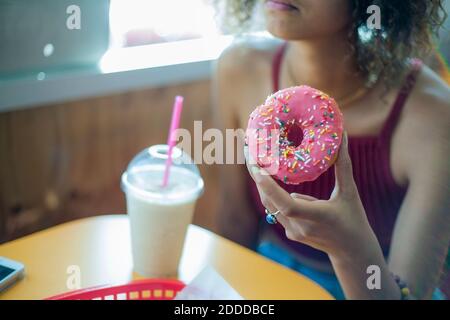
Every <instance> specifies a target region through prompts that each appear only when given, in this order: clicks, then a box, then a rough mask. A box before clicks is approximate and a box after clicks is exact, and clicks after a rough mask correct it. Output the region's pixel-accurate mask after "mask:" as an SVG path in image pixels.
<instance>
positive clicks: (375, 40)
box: [216, 0, 450, 299]
mask: <svg viewBox="0 0 450 320" xmlns="http://www.w3.org/2000/svg"><path fill="white" fill-rule="evenodd" d="M374 3H375V4H377V5H378V6H379V8H380V9H381V10H380V13H381V29H369V28H367V19H368V17H369V16H370V14H367V13H366V12H367V8H368V7H369V6H370V5H371V4H372V1H368V0H268V1H244V0H234V1H227V4H228V13H229V16H230V17H232V18H235V19H234V21H235V22H238V23H239V24H241V25H243V24H244V23H245V21H248V19H250V18H251V16H252V12H253V9H254V7H255V5H261V6H262V9H263V10H264V13H265V18H266V19H265V20H266V27H267V30H268V31H269V32H270V33H271V34H272V35H273V36H275V37H276V38H278V39H277V40H270V41H269V40H265V41H261V40H258V41H256V40H255V41H253V40H250V39H249V40H246V41H241V43H238V44H235V45H233V46H232V47H230V48H229V49H228V50H226V51H225V53H224V54H223V55H222V56H221V58H220V60H219V62H218V64H217V71H216V103H217V106H218V107H217V111H218V113H217V115H218V117H217V119H218V120H219V121H220V123H221V125H222V127H223V128H243V129H245V128H246V125H247V121H248V116H249V114H250V112H251V111H252V110H253V109H254V108H255V107H256V106H257V105H259V104H261V103H262V102H263V101H264V100H265V97H266V96H267V95H268V94H270V93H272V92H274V91H276V90H278V89H281V88H285V87H290V86H294V85H300V84H306V85H309V86H312V87H315V88H317V89H320V90H322V91H324V92H326V93H328V94H329V95H331V96H333V97H334V98H335V99H336V100H337V102H338V104H339V105H340V107H341V111H342V112H343V114H344V122H345V124H344V125H345V130H346V132H347V134H346V135H345V139H344V141H343V144H342V147H341V150H340V152H339V157H338V159H337V162H336V165H335V166H334V167H333V168H330V170H328V171H327V172H325V173H324V174H323V175H322V176H320V177H319V178H318V179H317V180H316V181H312V182H306V183H303V184H300V185H298V186H290V185H285V184H283V183H281V182H275V181H274V180H273V179H272V178H271V177H270V176H266V175H264V174H261V171H260V169H259V168H257V167H255V166H253V167H252V166H250V168H249V171H250V174H249V171H247V170H246V168H245V166H240V165H224V166H222V167H223V168H222V187H223V190H222V199H223V200H224V201H223V204H222V206H221V210H220V214H219V219H220V227H221V231H222V233H223V234H224V235H225V236H226V237H228V238H230V239H232V240H234V241H237V242H239V243H241V244H244V245H246V246H248V247H251V248H254V249H256V250H258V251H259V252H260V253H262V254H264V255H266V256H268V257H269V258H272V259H274V260H276V261H279V262H280V263H283V264H285V265H287V266H289V267H291V268H293V269H296V270H298V271H299V272H301V273H303V274H305V275H307V276H308V277H310V278H312V279H313V280H315V281H316V282H318V283H320V284H321V285H322V286H324V287H325V288H326V289H328V290H329V291H330V292H331V293H332V294H334V295H335V297H337V298H344V296H345V297H346V298H348V299H352V298H355V299H400V298H402V297H406V296H408V290H409V292H410V295H409V297H411V296H413V297H417V298H431V297H432V295H433V293H436V292H437V291H436V290H435V288H436V287H437V285H438V281H439V278H440V276H441V272H442V267H443V262H444V260H445V257H446V255H447V252H448V246H449V239H450V210H449V209H450V197H449V194H450V188H449V186H450V165H449V159H450V130H449V128H450V104H449V101H450V90H449V87H448V86H447V85H446V84H445V82H444V81H443V80H442V79H441V78H439V76H437V75H436V74H435V73H433V72H432V71H431V70H430V69H429V68H428V67H427V66H425V65H423V64H422V63H421V62H420V61H419V60H417V59H411V58H418V57H421V55H424V54H425V53H426V50H427V49H428V48H429V47H430V45H431V35H430V31H434V30H436V29H437V27H438V25H439V24H440V22H441V20H442V19H441V18H442V16H443V11H442V6H441V5H442V3H441V1H440V0H417V1H391V0H378V1H375V2H374ZM347 136H348V138H347ZM227 151H229V150H227ZM265 209H267V210H268V211H269V212H276V211H279V214H278V215H277V220H278V222H279V223H278V224H276V225H275V226H271V225H267V224H264V212H265ZM374 265H375V266H377V267H378V268H379V271H380V277H381V288H379V289H375V290H370V289H369V288H368V286H367V279H368V277H369V276H370V274H368V271H369V272H374V271H371V270H372V269H371V268H370V267H369V266H374ZM377 267H375V268H377ZM375 272H376V271H375ZM394 275H395V276H394ZM399 279H401V280H399ZM273 281H276V279H273ZM405 283H406V284H407V287H406V288H405ZM402 288H403V290H402Z"/></svg>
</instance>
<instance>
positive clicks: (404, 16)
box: [216, 0, 447, 87]
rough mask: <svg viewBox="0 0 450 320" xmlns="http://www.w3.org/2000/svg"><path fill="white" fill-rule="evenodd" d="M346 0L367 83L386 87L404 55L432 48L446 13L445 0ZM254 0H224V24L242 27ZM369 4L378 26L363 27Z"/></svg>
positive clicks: (404, 60)
mask: <svg viewBox="0 0 450 320" xmlns="http://www.w3.org/2000/svg"><path fill="white" fill-rule="evenodd" d="M350 1H351V10H352V16H353V20H352V26H351V28H350V29H349V35H348V38H349V42H350V44H351V47H352V52H353V53H354V54H355V56H356V59H357V63H358V66H359V69H360V71H361V72H362V73H363V74H364V75H365V76H366V77H367V84H368V86H371V85H373V84H374V83H375V82H377V80H380V81H383V82H384V83H385V84H386V86H387V87H391V86H392V85H394V84H396V83H397V82H398V80H399V78H401V77H403V76H404V73H405V70H406V68H405V66H406V64H407V61H408V58H411V57H417V58H424V57H425V56H426V55H427V54H429V52H430V51H431V50H432V49H433V48H434V46H433V43H434V38H435V37H437V35H438V30H439V27H440V26H441V25H442V23H443V22H444V21H445V19H446V17H447V14H446V12H445V9H444V7H443V2H444V1H445V0H412V1H406V0H350ZM216 2H221V1H220V0H216ZM257 3H258V0H226V1H225V7H223V8H222V9H224V10H225V22H226V25H227V26H228V27H230V28H231V29H234V30H236V29H239V30H240V31H243V30H244V29H245V28H247V27H248V26H249V21H250V20H251V18H252V16H253V12H254V9H255V7H256V4H257ZM223 4H224V3H223V2H222V5H223ZM371 5H377V6H379V7H380V9H381V12H382V21H381V28H380V29H369V28H367V19H368V18H369V16H370V14H368V13H367V8H368V7H369V6H371ZM364 34H365V35H366V36H364ZM367 35H369V36H367Z"/></svg>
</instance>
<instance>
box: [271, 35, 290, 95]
mask: <svg viewBox="0 0 450 320" xmlns="http://www.w3.org/2000/svg"><path fill="white" fill-rule="evenodd" d="M286 47H287V42H285V43H283V44H282V45H281V46H279V47H278V48H277V51H276V52H275V55H274V56H273V60H272V87H273V92H277V91H278V90H280V71H281V62H282V61H283V56H284V51H285V50H286Z"/></svg>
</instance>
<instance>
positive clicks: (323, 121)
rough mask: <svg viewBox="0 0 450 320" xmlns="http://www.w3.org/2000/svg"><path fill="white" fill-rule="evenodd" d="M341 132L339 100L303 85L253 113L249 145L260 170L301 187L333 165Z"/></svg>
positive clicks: (275, 96) (279, 94) (270, 99)
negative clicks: (262, 169)
mask: <svg viewBox="0 0 450 320" xmlns="http://www.w3.org/2000/svg"><path fill="white" fill-rule="evenodd" d="M342 133H343V117H342V113H341V111H340V110H339V107H338V105H337V103H336V101H334V99H332V98H330V97H329V96H328V95H327V94H325V93H323V92H321V91H319V90H317V89H314V88H311V87H308V86H299V87H292V88H287V89H283V90H280V91H278V92H276V93H274V94H273V95H271V96H269V97H268V98H267V100H266V102H265V103H264V104H263V105H261V106H259V107H257V108H256V109H255V110H254V111H253V112H252V113H251V115H250V119H249V121H248V128H247V132H246V142H247V144H248V147H249V152H250V154H251V156H252V158H253V159H255V160H256V162H257V163H258V165H259V166H260V167H262V168H265V169H266V171H268V172H269V173H270V174H271V175H272V176H273V177H275V178H277V179H278V180H281V181H283V182H284V183H286V184H299V183H302V182H305V181H312V180H315V179H317V178H318V177H319V176H320V175H321V174H322V173H324V172H325V171H326V170H327V169H328V168H329V167H330V166H332V165H333V163H334V161H335V160H336V156H337V152H338V150H339V146H340V144H341V141H342Z"/></svg>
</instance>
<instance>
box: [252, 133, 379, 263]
mask: <svg viewBox="0 0 450 320" xmlns="http://www.w3.org/2000/svg"><path fill="white" fill-rule="evenodd" d="M245 155H246V159H247V167H248V169H249V172H250V174H251V176H252V177H253V179H254V181H255V182H256V185H257V187H258V191H259V194H260V197H261V201H262V203H263V205H264V206H265V207H266V208H267V209H268V210H269V211H270V212H276V211H278V210H279V211H280V213H279V214H278V215H277V220H278V222H279V223H280V224H281V225H282V226H283V227H284V228H285V230H286V236H287V237H288V238H289V239H291V240H295V241H298V242H302V243H305V244H307V245H310V246H312V247H314V248H316V249H319V250H322V251H325V252H326V253H328V254H329V255H330V256H336V257H339V258H340V259H346V258H347V256H349V255H351V254H354V253H355V250H357V251H358V250H361V249H362V248H361V245H363V243H364V242H365V241H364V239H367V236H368V235H370V234H371V233H373V232H372V230H371V228H370V226H369V223H368V221H367V218H366V214H365V212H364V208H363V205H362V203H361V200H360V198H359V194H358V190H357V188H356V184H355V181H354V179H353V172H352V164H351V160H350V157H349V154H348V139H347V134H344V138H343V142H342V146H341V149H340V151H339V155H338V158H337V160H336V163H335V176H336V183H335V187H334V190H333V193H332V195H331V197H330V199H329V200H318V199H316V198H314V197H310V196H307V195H301V194H289V193H287V192H286V191H285V190H284V189H282V188H281V187H280V186H279V185H278V184H277V183H276V182H275V181H274V180H273V179H272V177H271V176H270V175H268V174H267V173H266V172H265V171H264V170H263V169H260V168H259V167H258V166H257V165H255V164H252V163H255V162H254V161H251V160H252V159H249V158H248V157H249V155H248V152H247V150H246V151H245Z"/></svg>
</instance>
